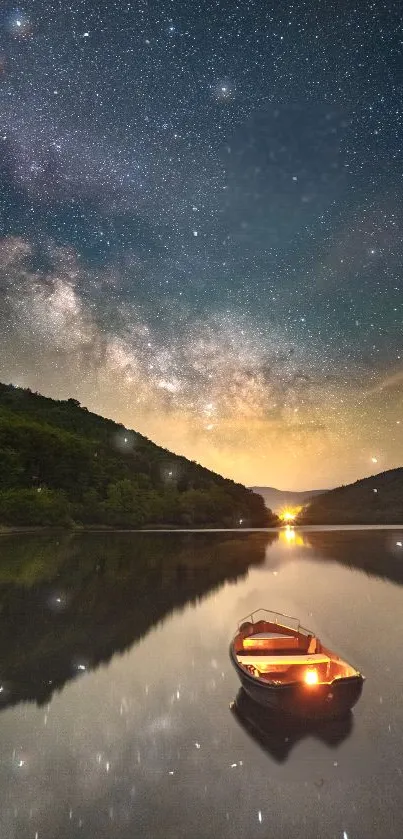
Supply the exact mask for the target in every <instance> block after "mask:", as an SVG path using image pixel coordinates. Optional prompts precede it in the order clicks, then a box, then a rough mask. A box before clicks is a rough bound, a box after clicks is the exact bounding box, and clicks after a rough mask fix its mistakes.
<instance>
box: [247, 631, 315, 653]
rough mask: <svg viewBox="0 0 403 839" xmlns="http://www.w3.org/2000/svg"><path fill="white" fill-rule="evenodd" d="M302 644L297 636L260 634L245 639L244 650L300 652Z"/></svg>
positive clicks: (273, 633)
mask: <svg viewBox="0 0 403 839" xmlns="http://www.w3.org/2000/svg"><path fill="white" fill-rule="evenodd" d="M300 645H301V642H300V639H299V638H298V637H297V636H296V635H280V634H279V633H277V632H258V633H256V634H255V635H247V636H246V638H244V639H243V644H242V646H243V649H244V650H265V651H266V650H267V651H270V650H298V649H299V648H300Z"/></svg>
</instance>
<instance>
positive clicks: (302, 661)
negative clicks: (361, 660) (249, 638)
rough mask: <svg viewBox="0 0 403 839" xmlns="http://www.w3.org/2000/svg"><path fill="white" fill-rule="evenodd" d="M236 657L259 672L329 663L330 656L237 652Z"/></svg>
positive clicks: (241, 662)
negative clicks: (245, 653)
mask: <svg viewBox="0 0 403 839" xmlns="http://www.w3.org/2000/svg"><path fill="white" fill-rule="evenodd" d="M237 659H238V661H239V663H240V664H243V665H247V666H250V665H252V666H253V667H255V668H256V670H259V672H260V673H270V672H276V670H286V669H287V668H289V667H293V666H294V665H300V666H302V665H304V666H305V667H317V666H318V665H321V664H326V665H328V664H330V658H329V656H327V655H321V654H320V653H317V654H316V655H292V654H291V655H287V656H277V655H276V656H271V655H243V653H238V655H237Z"/></svg>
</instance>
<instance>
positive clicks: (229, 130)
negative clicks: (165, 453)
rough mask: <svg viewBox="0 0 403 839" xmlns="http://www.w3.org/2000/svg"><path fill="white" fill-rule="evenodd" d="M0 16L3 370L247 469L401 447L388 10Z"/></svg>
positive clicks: (63, 8)
mask: <svg viewBox="0 0 403 839" xmlns="http://www.w3.org/2000/svg"><path fill="white" fill-rule="evenodd" d="M0 24H1V37H0V237H1V238H0V284H1V300H2V305H1V311H0V324H1V336H2V337H1V348H2V353H1V358H0V378H1V379H2V380H3V381H6V382H13V383H15V384H18V385H23V386H27V387H31V388H33V389H34V390H38V391H40V392H42V393H45V394H47V395H50V396H53V397H55V398H67V397H69V396H73V397H75V398H78V399H79V400H80V401H81V403H82V404H84V405H86V406H87V407H88V408H90V409H91V410H94V411H96V412H99V413H102V414H103V415H105V416H110V417H113V418H114V419H116V420H118V421H120V422H124V423H125V424H126V425H128V426H129V427H132V428H135V429H136V430H138V431H140V432H142V433H143V434H145V435H146V436H148V437H150V438H151V439H153V440H155V441H156V442H158V443H160V444H162V445H164V446H166V447H168V448H170V449H171V450H173V451H175V452H178V453H181V454H185V455H186V456H187V457H190V458H191V459H193V460H197V461H198V462H201V463H203V464H204V465H206V466H208V467H210V468H213V469H215V470H217V471H219V472H221V473H222V474H224V475H228V476H230V477H233V478H235V479H236V480H240V481H242V482H244V483H246V484H260V485H262V484H267V485H279V486H282V487H289V488H301V489H302V488H304V489H305V488H307V487H310V486H332V485H335V484H337V483H341V482H344V483H345V482H347V481H350V480H355V479H356V478H357V477H361V476H363V475H366V474H370V473H372V472H373V471H379V470H380V469H387V468H391V467H393V466H397V465H401V462H402V457H403V442H402V441H403V437H402V432H403V417H402V414H403V410H402V408H403V361H402V357H403V348H402V303H403V281H402V256H403V248H402V212H401V207H402V199H403V182H402V172H403V169H402V166H403V155H402V152H403V139H402V131H403V125H402V115H403V105H402V101H401V82H402V72H403V56H402V52H401V20H400V8H399V4H397V3H393V2H392V3H388V4H387V6H386V5H385V4H383V3H377V2H373V3H371V4H369V5H368V6H366V7H364V6H362V5H361V4H360V5H359V6H357V8H354V5H353V4H343V5H342V6H340V3H337V4H336V3H335V4H332V3H321V4H320V5H319V4H318V6H317V9H316V11H315V9H314V8H313V7H312V4H308V3H303V2H296V3H293V4H290V5H285V4H279V3H275V4H271V3H266V2H264V3H263V2H254V3H252V2H244V3H240V2H231V3H229V2H228V3H227V2H219V3H214V4H213V3H202V2H197V0H195V2H192V3H179V2H178V3H170V2H161V3H155V4H147V3H145V2H136V3H129V2H128V3H126V4H113V3H102V2H101V3H98V4H93V3H89V2H88V3H87V2H82V3H79V4H78V3H75V2H74V0H73V2H72V3H71V4H69V5H65V4H63V3H56V4H52V5H50V4H49V5H46V4H44V3H43V2H39V0H38V2H31V3H30V4H27V5H26V6H24V7H16V6H13V5H12V4H5V5H4V6H3V8H2V16H1V19H0ZM375 462H376V469H375Z"/></svg>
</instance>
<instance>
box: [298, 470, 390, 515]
mask: <svg viewBox="0 0 403 839" xmlns="http://www.w3.org/2000/svg"><path fill="white" fill-rule="evenodd" d="M297 523H298V524H402V523H403V468H399V469H390V470H389V471H388V472H381V473H380V474H378V475H372V476H371V477H370V478H363V479H362V480H360V481H356V482H355V483H354V484H347V486H342V487H337V489H331V490H329V491H328V492H325V493H324V494H323V495H318V496H316V497H315V498H313V499H312V501H311V502H310V504H309V506H307V507H305V508H304V509H303V510H302V512H301V514H300V515H299V516H298V520H297Z"/></svg>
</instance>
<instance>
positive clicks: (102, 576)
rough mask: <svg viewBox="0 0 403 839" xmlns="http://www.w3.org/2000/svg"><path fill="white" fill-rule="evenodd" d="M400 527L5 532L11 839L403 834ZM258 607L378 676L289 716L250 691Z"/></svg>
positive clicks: (0, 633)
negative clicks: (232, 646) (240, 648)
mask: <svg viewBox="0 0 403 839" xmlns="http://www.w3.org/2000/svg"><path fill="white" fill-rule="evenodd" d="M399 543H400V544H399ZM402 543H403V529H388V530H382V529H376V530H366V529H365V528H361V529H359V530H350V529H348V530H345V529H344V530H343V529H340V530H338V529H332V530H320V529H318V528H315V529H313V530H300V531H298V530H294V529H288V530H282V531H280V532H266V533H241V532H240V531H238V532H233V533H205V532H204V533H186V534H184V533H170V534H168V533H165V534H160V533H158V534H151V533H150V534H149V533H120V534H113V533H100V534H95V533H93V534H82V535H69V534H63V535H60V536H54V535H51V536H49V535H42V536H37V535H31V536H22V535H13V536H2V537H1V538H0V654H1V658H0V708H1V713H0V721H1V725H0V774H1V778H0V790H1V793H0V795H1V808H0V839H73V837H83V839H90V837H91V839H104V837H108V839H115V837H120V838H121V839H135V837H146V839H148V837H150V839H154V837H155V839H185V837H186V839H189V837H192V839H211V837H220V839H261V838H262V839H263V838H264V839H268V838H269V837H270V838H271V837H273V839H282V837H284V839H297V837H298V839H301V837H307V839H308V837H309V839H313V838H316V837H321V839H325V837H329V839H378V838H379V839H388V837H400V836H402V835H403V701H402V699H403V697H402V689H403V670H402V651H401V646H400V645H401V644H402V643H403V547H402ZM261 606H262V607H266V608H269V609H274V610H276V611H280V612H284V613H287V614H291V615H296V616H297V617H299V618H300V620H301V623H302V624H303V625H306V626H308V627H310V628H312V629H313V630H314V631H315V632H316V633H317V634H318V635H319V637H320V638H321V640H322V641H323V642H324V643H325V644H326V645H328V646H330V647H332V648H333V649H334V650H335V651H336V652H338V653H339V654H340V655H342V656H343V657H345V658H346V659H347V660H348V661H349V662H351V663H352V664H354V665H355V666H357V667H358V668H359V669H360V670H361V671H362V672H363V674H364V675H365V676H366V682H365V684H364V690H363V695H362V697H361V699H360V701H359V703H358V704H357V706H356V707H355V709H354V712H353V714H352V716H351V717H349V718H347V719H345V720H342V721H337V722H330V723H326V724H323V723H322V724H321V725H317V726H304V725H301V724H295V723H293V722H291V721H290V723H286V724H282V725H279V724H278V723H276V724H273V720H270V718H269V717H265V716H264V715H263V718H262V715H260V716H259V715H255V714H254V709H253V707H252V708H251V707H250V704H248V703H245V702H244V698H243V697H242V695H240V694H239V682H238V679H237V676H236V673H235V671H234V670H233V669H232V667H231V664H230V661H229V657H228V644H229V641H230V637H231V635H232V634H233V632H234V629H235V627H236V625H237V622H238V620H239V619H241V618H242V617H243V616H245V615H247V614H248V613H250V612H251V610H253V609H255V608H258V607H261ZM234 701H236V704H235V705H233V703H234Z"/></svg>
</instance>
